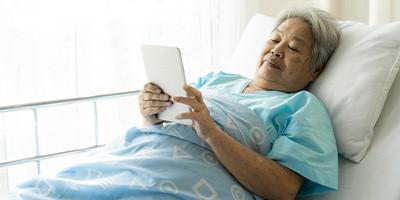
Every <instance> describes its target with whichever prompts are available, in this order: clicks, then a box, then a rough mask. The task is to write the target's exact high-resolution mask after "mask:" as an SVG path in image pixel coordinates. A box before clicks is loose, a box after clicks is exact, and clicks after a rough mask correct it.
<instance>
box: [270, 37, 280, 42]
mask: <svg viewBox="0 0 400 200" xmlns="http://www.w3.org/2000/svg"><path fill="white" fill-rule="evenodd" d="M271 41H272V42H274V43H278V42H279V40H278V39H275V38H271Z"/></svg>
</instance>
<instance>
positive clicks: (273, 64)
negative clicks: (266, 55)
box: [264, 60, 281, 70]
mask: <svg viewBox="0 0 400 200" xmlns="http://www.w3.org/2000/svg"><path fill="white" fill-rule="evenodd" d="M264 64H265V65H267V66H268V67H270V68H272V69H277V70H281V67H280V66H279V65H278V64H277V63H274V62H272V61H270V60H264Z"/></svg>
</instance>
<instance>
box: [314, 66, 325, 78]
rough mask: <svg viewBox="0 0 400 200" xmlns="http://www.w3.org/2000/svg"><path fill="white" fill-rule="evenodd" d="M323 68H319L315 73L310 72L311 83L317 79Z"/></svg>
mask: <svg viewBox="0 0 400 200" xmlns="http://www.w3.org/2000/svg"><path fill="white" fill-rule="evenodd" d="M324 68H325V66H319V67H318V68H317V70H316V71H315V72H312V76H313V81H314V80H315V79H317V78H318V76H319V75H320V74H321V72H322V71H323V70H324Z"/></svg>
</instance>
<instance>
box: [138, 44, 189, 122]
mask: <svg viewBox="0 0 400 200" xmlns="http://www.w3.org/2000/svg"><path fill="white" fill-rule="evenodd" d="M142 55H143V62H144V66H145V71H146V75H147V80H148V82H151V83H154V84H156V85H158V86H159V87H160V88H161V89H162V90H163V91H164V92H165V93H167V94H168V95H170V96H171V97H172V96H186V92H185V91H184V90H183V85H185V84H186V79H185V72H184V69H183V63H182V57H181V53H180V51H179V48H177V47H168V46H158V45H142ZM188 111H189V107H188V106H187V105H185V104H181V103H174V104H172V106H170V107H168V108H167V109H166V110H165V111H164V112H162V113H160V114H159V116H158V117H159V118H160V119H162V120H166V121H173V122H177V123H182V124H187V125H192V120H178V119H175V117H176V116H177V115H178V114H180V113H183V112H188Z"/></svg>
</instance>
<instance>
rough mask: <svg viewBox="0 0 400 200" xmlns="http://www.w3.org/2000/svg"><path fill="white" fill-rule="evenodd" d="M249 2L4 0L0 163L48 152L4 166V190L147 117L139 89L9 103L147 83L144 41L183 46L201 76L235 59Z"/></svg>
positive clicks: (0, 181) (0, 175)
mask: <svg viewBox="0 0 400 200" xmlns="http://www.w3.org/2000/svg"><path fill="white" fill-rule="evenodd" d="M243 2H245V1H243V0H235V1H231V0H229V1H226V0H218V1H216V0H118V1H114V0H68V1H65V0H35V1H32V0H4V1H2V2H1V3H0V44H2V45H0V163H1V162H3V163H4V162H9V161H16V160H21V159H27V158H35V157H36V158H37V157H45V159H44V158H43V159H37V160H33V161H32V162H21V163H15V164H13V165H10V166H7V167H0V194H1V193H5V192H7V191H8V190H9V189H10V188H12V187H14V186H15V185H17V184H18V183H20V182H21V181H23V180H24V179H26V178H29V177H32V176H34V175H36V174H39V173H40V174H49V173H53V172H55V171H57V170H58V169H60V167H62V166H63V165H68V164H70V163H73V162H74V161H75V160H76V159H77V156H79V155H76V154H69V153H68V152H69V151H73V152H75V153H76V152H82V153H83V152H84V151H85V150H89V149H90V148H91V147H96V146H99V145H102V144H105V143H108V142H109V141H111V140H112V139H114V138H115V137H116V136H118V135H121V134H124V132H125V131H126V130H127V129H128V128H130V127H133V126H135V125H139V124H140V123H141V119H140V115H139V114H138V113H139V111H138V108H137V97H136V96H135V94H134V93H132V92H131V93H129V94H128V93H126V95H116V96H115V95H114V97H115V98H89V99H87V101H71V102H69V103H68V102H65V101H62V103H54V102H53V103H50V104H46V103H44V104H40V103H39V104H35V106H26V107H23V106H22V109H6V108H10V105H17V106H16V107H20V106H21V105H22V104H30V103H32V102H44V101H45V102H46V101H54V100H59V99H71V98H72V99H73V98H84V97H88V96H95V95H101V94H108V93H119V92H122V93H124V92H125V91H135V90H139V89H141V87H142V86H143V84H144V83H145V82H146V80H145V75H144V69H143V63H142V59H141V53H140V45H141V44H143V43H150V44H164V45H170V46H178V47H180V49H181V51H182V58H183V62H184V65H185V72H186V76H187V80H188V82H194V81H196V79H197V77H199V76H200V75H204V74H205V73H207V72H209V71H211V70H215V69H217V68H216V67H215V66H217V65H219V64H222V63H224V61H223V60H224V59H225V61H226V60H228V59H229V55H230V54H231V53H232V51H233V47H234V46H235V45H236V42H237V40H238V38H239V36H240V33H241V30H243V28H244V25H243V24H246V23H247V21H246V20H243V19H240V20H238V18H235V17H233V18H232V16H240V15H241V14H240V13H241V12H239V11H240V9H241V8H242V7H243V4H244V3H243ZM222 4H227V5H229V6H222ZM235 5H236V6H235ZM226 8H227V9H229V12H227V9H226ZM242 14H243V13H242ZM246 14H247V15H248V16H250V15H249V14H248V13H246ZM248 18H249V17H248ZM227 19H230V20H231V21H229V22H228V21H226V20H227ZM224 20H225V21H224ZM218 43H221V44H223V45H221V46H225V49H223V48H222V47H221V46H219V47H218V48H217V47H216V46H217V44H218ZM132 94H133V95H132ZM18 105H20V106H18ZM11 107H13V106H11ZM127 108H131V109H127ZM21 147H23V148H21ZM60 152H61V153H60ZM62 152H64V153H62ZM60 155H62V156H63V157H62V158H59V156H60ZM46 156H47V157H46ZM0 166H1V165H0Z"/></svg>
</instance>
